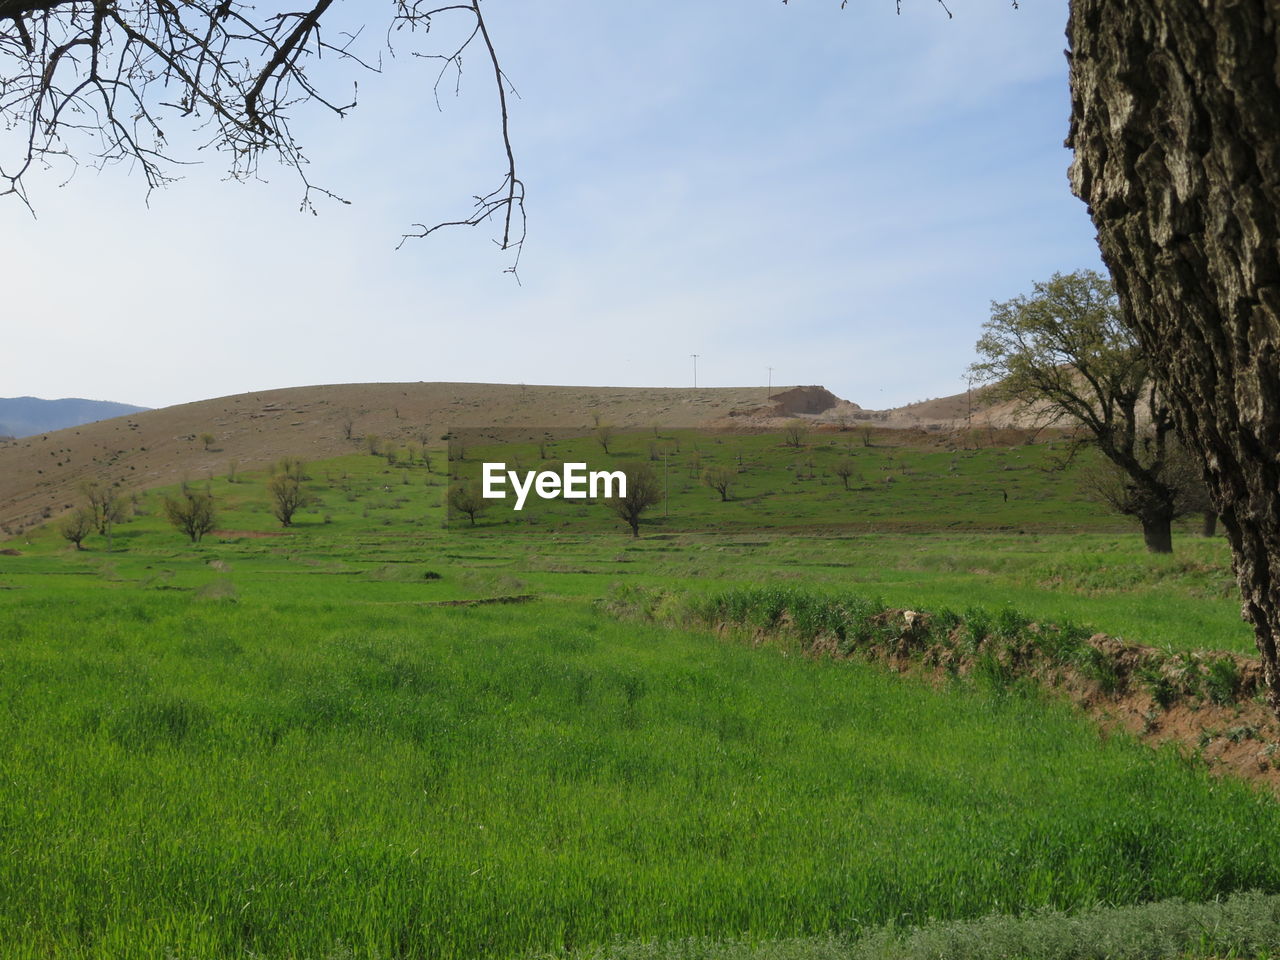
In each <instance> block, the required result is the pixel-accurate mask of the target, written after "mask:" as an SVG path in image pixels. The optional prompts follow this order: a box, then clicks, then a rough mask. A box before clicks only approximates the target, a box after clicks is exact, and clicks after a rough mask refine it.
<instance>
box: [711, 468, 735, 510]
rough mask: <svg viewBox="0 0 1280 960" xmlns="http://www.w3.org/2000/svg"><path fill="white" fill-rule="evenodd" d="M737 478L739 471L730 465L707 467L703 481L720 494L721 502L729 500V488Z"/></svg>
mask: <svg viewBox="0 0 1280 960" xmlns="http://www.w3.org/2000/svg"><path fill="white" fill-rule="evenodd" d="M737 479H738V475H737V473H735V472H734V471H733V470H732V469H730V468H729V467H707V469H706V471H705V472H704V473H703V474H702V482H703V483H704V484H706V485H707V486H708V487H710V488H711V489H712V490H714V491H715V492H716V493H718V494H720V502H721V503H728V502H729V489H730V487H732V486H733V483H734V481H736V480H737Z"/></svg>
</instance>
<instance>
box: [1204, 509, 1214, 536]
mask: <svg viewBox="0 0 1280 960" xmlns="http://www.w3.org/2000/svg"><path fill="white" fill-rule="evenodd" d="M1217 533H1218V515H1217V514H1216V513H1214V512H1213V511H1212V510H1206V511H1205V512H1204V518H1203V519H1202V521H1201V524H1200V536H1202V537H1212V536H1216V535H1217Z"/></svg>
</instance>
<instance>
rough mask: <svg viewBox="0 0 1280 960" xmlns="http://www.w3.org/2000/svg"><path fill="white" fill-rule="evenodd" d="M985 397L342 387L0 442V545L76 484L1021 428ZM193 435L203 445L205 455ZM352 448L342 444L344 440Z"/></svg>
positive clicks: (204, 404) (62, 505)
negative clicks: (503, 453) (413, 458)
mask: <svg viewBox="0 0 1280 960" xmlns="http://www.w3.org/2000/svg"><path fill="white" fill-rule="evenodd" d="M984 393H985V392H984V391H981V390H975V391H974V393H973V397H972V399H971V398H970V397H969V395H968V394H958V395H956V396H954V397H943V398H941V399H938V400H930V401H927V402H925V403H919V404H911V405H909V406H906V407H900V408H898V409H895V410H864V409H862V408H861V407H859V406H858V405H857V404H856V403H851V402H849V401H848V400H842V399H841V398H840V397H837V396H836V395H835V394H833V393H831V392H830V391H829V390H827V389H826V388H824V387H820V386H799V387H785V386H784V387H776V388H775V389H774V390H773V392H772V393H769V392H768V391H767V390H766V389H765V388H763V387H720V388H701V389H690V388H659V387H556V386H524V385H518V384H490V383H348V384H332V385H327V386H314V387H291V388H288V389H283V390H265V391H262V392H259V393H243V394H238V395H235V396H230V397H219V398H217V399H215V400H201V401H199V402H196V403H184V404H179V405H178V406H173V407H164V408H162V409H160V410H148V411H146V412H143V413H135V414H132V415H129V416H124V417H116V418H115V419H113V420H102V421H99V422H98V423H91V424H87V425H85V426H81V427H70V428H68V429H66V430H57V431H53V432H50V433H46V434H41V435H37V436H33V437H26V438H23V439H21V440H17V441H13V442H9V443H4V442H0V533H7V534H10V535H12V534H16V533H19V532H21V531H22V530H23V529H25V528H26V527H28V526H30V525H31V524H33V523H39V522H40V521H41V520H44V519H47V518H49V517H52V516H56V515H57V514H59V513H62V512H63V511H65V510H67V509H70V508H71V506H72V505H73V504H74V503H75V502H76V500H77V498H78V496H79V487H80V485H81V484H83V483H84V482H85V481H88V480H97V481H99V482H107V483H113V484H115V483H118V484H120V485H121V486H122V487H124V488H126V489H130V490H141V489H147V488H149V487H154V486H159V485H162V484H167V483H176V482H178V481H180V480H183V479H191V480H199V479H203V478H205V477H208V476H214V475H225V474H226V473H227V471H228V469H229V468H230V465H231V464H232V463H234V464H235V465H236V469H239V470H253V469H259V468H261V467H263V466H265V465H267V464H269V463H272V462H273V461H275V460H278V459H280V458H281V457H285V456H290V457H301V458H303V459H306V460H318V459H322V458H325V457H333V456H339V455H341V454H344V453H351V452H354V451H356V450H360V449H363V445H364V444H363V441H364V438H365V437H367V436H369V435H371V434H376V435H378V436H379V437H381V438H383V439H385V440H395V441H397V442H400V443H407V442H415V443H423V442H424V441H425V442H427V443H430V444H433V445H434V444H438V443H440V441H441V440H442V438H443V436H444V434H445V433H446V432H448V431H449V430H450V429H453V428H459V427H472V428H474V427H490V426H491V427H506V428H518V427H539V428H556V429H559V430H574V429H583V430H587V429H590V428H591V427H592V426H593V425H594V424H596V423H609V424H612V425H614V426H616V427H619V428H624V429H625V428H643V427H649V426H652V425H654V424H658V425H661V426H686V427H692V426H719V427H741V428H761V427H765V428H768V427H776V426H778V425H780V424H782V423H784V422H785V421H786V420H789V419H792V418H794V417H804V418H806V419H810V420H812V421H814V422H816V423H819V424H822V423H826V424H837V423H838V424H840V425H841V426H842V427H844V426H847V425H852V424H854V423H870V424H872V425H874V426H877V427H894V428H923V429H926V430H931V431H945V430H963V429H966V428H967V427H985V426H987V424H991V425H993V426H996V427H1005V426H1023V425H1024V424H1022V423H1021V420H1022V419H1025V418H1021V417H1019V415H1018V413H1017V411H1016V410H1015V409H1014V408H1013V407H1012V406H1011V405H1008V404H992V403H991V402H990V400H989V398H988V397H986V396H985V395H984ZM204 434H209V435H211V436H212V438H213V439H212V440H211V442H210V443H209V444H208V445H207V447H206V444H205V442H204V441H203V439H202V436H203V435H204ZM348 434H350V436H348Z"/></svg>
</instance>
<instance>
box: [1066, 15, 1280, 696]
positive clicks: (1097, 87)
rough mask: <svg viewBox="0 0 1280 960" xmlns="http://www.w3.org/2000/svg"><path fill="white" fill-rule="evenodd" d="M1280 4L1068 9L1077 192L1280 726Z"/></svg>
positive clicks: (1073, 180)
mask: <svg viewBox="0 0 1280 960" xmlns="http://www.w3.org/2000/svg"><path fill="white" fill-rule="evenodd" d="M1277 15H1278V14H1277V8H1276V4H1275V3H1274V0H1123V2H1118V0H1072V2H1071V17H1070V21H1069V23H1068V27H1067V34H1068V38H1069V41H1070V45H1071V52H1070V54H1069V58H1070V71H1071V92H1072V105H1071V114H1072V115H1071V133H1070V135H1069V137H1068V140H1067V144H1068V146H1070V147H1072V148H1073V149H1074V150H1075V160H1074V162H1073V163H1072V166H1071V184H1072V189H1073V190H1074V191H1075V193H1076V194H1077V196H1079V197H1080V198H1081V199H1082V200H1084V201H1085V202H1086V203H1087V204H1088V205H1089V212H1090V215H1091V216H1092V217H1093V222H1094V225H1095V226H1096V227H1097V229H1098V244H1099V246H1100V247H1101V249H1102V256H1103V259H1104V260H1105V261H1106V263H1107V266H1108V267H1109V268H1110V270H1111V273H1112V277H1113V279H1114V281H1115V285H1116V290H1117V292H1118V293H1119V295H1120V300H1121V304H1122V307H1123V309H1124V311H1125V315H1126V318H1127V320H1128V321H1129V322H1130V323H1131V324H1132V325H1133V327H1134V329H1135V331H1136V332H1137V334H1138V337H1139V340H1140V341H1141V343H1142V346H1143V349H1144V350H1145V351H1146V353H1147V354H1148V355H1149V356H1150V358H1151V361H1152V367H1153V370H1154V375H1155V377H1156V380H1157V382H1158V384H1159V386H1160V387H1161V389H1163V390H1164V391H1165V394H1166V395H1167V396H1168V398H1169V399H1170V401H1171V402H1172V403H1173V405H1174V409H1175V413H1176V416H1177V420H1178V425H1179V428H1180V430H1181V432H1182V434H1183V436H1184V438H1185V439H1186V441H1187V442H1188V444H1189V445H1190V446H1191V447H1192V449H1194V450H1195V451H1196V452H1197V453H1198V454H1199V455H1200V457H1201V459H1202V461H1203V463H1204V465H1205V479H1206V482H1207V483H1208V485H1209V490H1210V494H1211V498H1212V499H1213V501H1214V504H1215V505H1216V507H1217V508H1218V513H1219V515H1220V516H1221V518H1222V524H1223V527H1224V528H1225V530H1226V534H1227V539H1228V540H1229V542H1230V544H1231V548H1232V552H1233V555H1234V566H1235V572H1236V578H1237V580H1238V581H1239V583H1240V588H1241V591H1242V593H1243V597H1244V606H1243V613H1244V616H1245V619H1246V620H1248V621H1250V622H1251V623H1252V624H1253V627H1254V632H1255V638H1256V641H1257V645H1258V650H1259V652H1260V653H1261V655H1262V667H1263V678H1264V682H1265V686H1266V692H1267V697H1268V701H1269V703H1270V705H1271V707H1272V709H1273V710H1274V711H1276V713H1277V715H1280V664H1278V663H1277V657H1276V645H1277V640H1278V639H1280V551H1276V550H1272V549H1268V545H1269V544H1270V545H1275V544H1280V458H1278V457H1277V455H1276V454H1277V451H1280V247H1278V246H1277V243H1276V238H1277V236H1280V75H1278V74H1277V69H1276V61H1277V26H1278V25H1277Z"/></svg>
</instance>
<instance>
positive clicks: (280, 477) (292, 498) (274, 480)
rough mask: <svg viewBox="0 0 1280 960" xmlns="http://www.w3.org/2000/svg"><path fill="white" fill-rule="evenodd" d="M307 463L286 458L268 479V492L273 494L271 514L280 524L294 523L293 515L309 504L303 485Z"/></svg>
mask: <svg viewBox="0 0 1280 960" xmlns="http://www.w3.org/2000/svg"><path fill="white" fill-rule="evenodd" d="M305 472H306V465H305V464H304V463H303V462H302V461H301V460H297V459H291V458H285V459H284V460H281V461H280V462H279V463H278V464H277V465H276V469H275V472H274V473H273V474H272V476H271V479H270V480H268V481H267V493H268V494H270V496H271V515H272V516H274V517H275V518H276V519H277V520H279V521H280V526H282V527H290V526H292V525H293V515H294V514H295V513H297V512H298V511H299V510H300V509H302V508H303V507H304V506H306V504H307V500H308V497H307V494H306V492H305V491H304V489H303V487H302V480H303V475H304V474H305Z"/></svg>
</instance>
